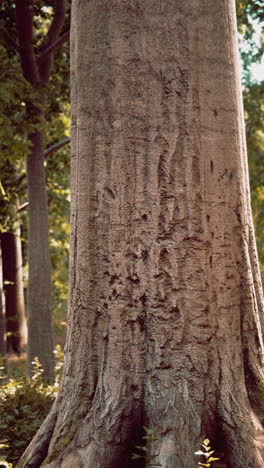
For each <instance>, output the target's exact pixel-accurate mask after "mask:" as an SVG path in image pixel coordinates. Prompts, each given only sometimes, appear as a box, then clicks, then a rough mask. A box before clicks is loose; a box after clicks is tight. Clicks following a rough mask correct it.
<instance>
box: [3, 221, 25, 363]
mask: <svg viewBox="0 0 264 468" xmlns="http://www.w3.org/2000/svg"><path fill="white" fill-rule="evenodd" d="M1 245H2V255H3V274H4V282H5V285H4V290H5V304H6V332H7V350H8V352H10V353H16V354H18V355H19V354H20V352H21V350H22V349H23V348H24V347H25V345H26V342H27V323H26V314H25V301H24V284H23V265H22V247H21V238H20V229H19V228H17V229H16V233H15V234H14V233H13V232H5V233H2V234H1Z"/></svg>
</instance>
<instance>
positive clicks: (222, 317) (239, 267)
mask: <svg viewBox="0 0 264 468" xmlns="http://www.w3.org/2000/svg"><path fill="white" fill-rule="evenodd" d="M71 37H72V84H73V93H72V97H73V103H72V104H73V116H72V128H73V132H72V144H73V154H72V244H71V273H70V282H71V293H70V306H69V328H68V336H67V345H66V361H65V369H64V375H63V381H62V386H61V391H60V394H59V397H58V400H57V402H56V405H55V407H54V409H53V410H52V412H51V414H50V416H49V419H48V421H47V422H46V423H44V425H43V426H42V428H41V429H40V431H39V433H38V434H37V435H36V437H35V439H34V440H33V442H32V443H31V446H30V447H29V449H28V450H27V452H26V453H25V455H24V457H23V459H22V460H21V462H20V464H19V466H23V467H29V466H34V467H35V466H36V467H37V466H43V467H46V468H47V467H49V468H58V467H63V468H66V467H85V468H110V467H111V468H117V467H120V468H121V467H122V468H124V467H126V468H127V467H130V466H131V467H132V466H140V464H138V462H132V461H131V459H130V457H131V453H132V452H133V451H135V447H134V445H135V443H136V441H137V438H138V437H139V436H140V431H141V428H142V426H143V424H144V425H145V426H147V427H149V428H153V429H155V430H156V431H157V433H158V434H159V436H158V440H157V441H154V442H150V443H149V444H148V451H149V453H150V454H157V456H156V458H155V461H156V462H159V463H160V464H161V466H162V467H163V468H194V467H196V466H197V458H196V457H195V456H194V452H195V451H196V450H197V449H198V447H199V443H200V442H201V440H202V439H203V437H204V436H208V437H209V438H210V439H211V440H212V441H213V445H214V447H216V448H217V449H218V450H219V451H221V452H224V454H225V456H224V459H223V461H224V462H225V466H227V467H228V468H242V467H244V466H248V467H250V468H253V467H254V468H263V465H264V440H263V427H262V424H261V421H260V419H259V417H261V411H262V408H261V394H262V392H263V387H262V385H263V367H262V366H263V341H262V329H263V298H262V290H261V284H260V276H259V271H258V264H257V258H256V250H255V241H254V234H253V226H252V219H251V213H250V200H249V188H248V174H247V162H246V150H245V141H244V127H243V110H242V102H241V90H240V85H239V74H238V53H237V39H236V22H235V10H234V2H233V1H230V0H220V1H215V0H202V1H201V0H179V1H177V2H175V1H174V0H173V1H172V0H164V1H163V0H159V1H158V0H144V1H143V2H142V1H137V0H111V1H109V0H91V1H89V2H83V1H80V0H75V1H74V2H73V20H72V33H71ZM257 412H258V416H257ZM52 417H53V424H54V428H53V430H51V420H52ZM40 453H41V455H40ZM37 457H38V458H37ZM148 466H150V464H149V463H148V462H146V467H148ZM215 466H217V465H215Z"/></svg>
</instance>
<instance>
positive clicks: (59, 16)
mask: <svg viewBox="0 0 264 468" xmlns="http://www.w3.org/2000/svg"><path fill="white" fill-rule="evenodd" d="M65 13H66V12H65V0H55V7H54V17H53V20H52V22H51V25H50V28H49V31H48V33H47V36H46V38H45V39H44V41H45V46H42V52H43V53H44V51H45V50H47V49H48V48H50V46H51V45H52V44H53V43H54V42H55V41H56V40H57V39H58V37H59V35H60V32H61V30H62V28H63V25H64V20H65ZM54 50H55V49H54V48H53V50H52V51H50V52H49V54H46V56H45V59H43V60H41V61H38V68H39V74H40V77H41V81H42V82H43V83H47V82H48V81H49V77H50V70H51V65H52V59H53V52H54ZM43 53H42V54H41V55H42V57H43Z"/></svg>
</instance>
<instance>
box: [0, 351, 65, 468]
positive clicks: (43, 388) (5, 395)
mask: <svg viewBox="0 0 264 468" xmlns="http://www.w3.org/2000/svg"><path fill="white" fill-rule="evenodd" d="M55 357H56V358H57V363H56V382H55V384H54V385H49V386H47V385H45V384H44V383H43V379H42V369H41V366H40V364H39V362H38V360H37V359H36V360H35V363H34V364H35V372H34V376H33V378H32V379H28V378H26V377H23V376H22V377H17V378H9V379H5V380H4V379H2V384H1V385H0V467H2V466H12V465H8V464H7V463H14V464H16V463H17V462H18V460H19V459H20V457H21V455H22V454H23V452H24V450H25V449H26V447H27V446H28V444H29V443H30V441H31V440H32V438H33V436H34V435H35V433H36V432H37V430H38V428H39V427H40V425H41V423H42V422H43V420H44V419H45V417H46V415H47V414H48V412H49V409H50V407H51V406H52V403H53V401H54V399H55V397H56V394H57V392H58V387H59V384H58V379H59V374H60V373H61V366H62V358H63V353H62V351H61V350H60V349H59V348H57V349H56V352H55Z"/></svg>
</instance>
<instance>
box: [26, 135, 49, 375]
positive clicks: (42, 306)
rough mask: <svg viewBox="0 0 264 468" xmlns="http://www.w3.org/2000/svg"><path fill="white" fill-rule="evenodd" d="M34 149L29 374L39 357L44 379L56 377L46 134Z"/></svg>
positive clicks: (35, 138)
mask: <svg viewBox="0 0 264 468" xmlns="http://www.w3.org/2000/svg"><path fill="white" fill-rule="evenodd" d="M31 141H32V148H31V152H30V154H29V155H28V157H27V187H28V200H29V207H28V212H29V216H28V219H29V231H28V271H29V277H28V295H27V319H28V337H29V339H28V348H27V361H28V370H29V373H30V374H31V373H32V362H33V361H34V359H35V358H36V357H37V358H38V359H39V361H40V363H41V365H42V367H43V370H44V373H43V375H44V378H45V379H47V380H53V377H54V357H53V333H52V317H51V262H50V252H49V224H48V200H47V190H46V178H45V168H44V156H43V135H42V133H41V132H38V131H36V132H35V133H33V134H32V135H31Z"/></svg>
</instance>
